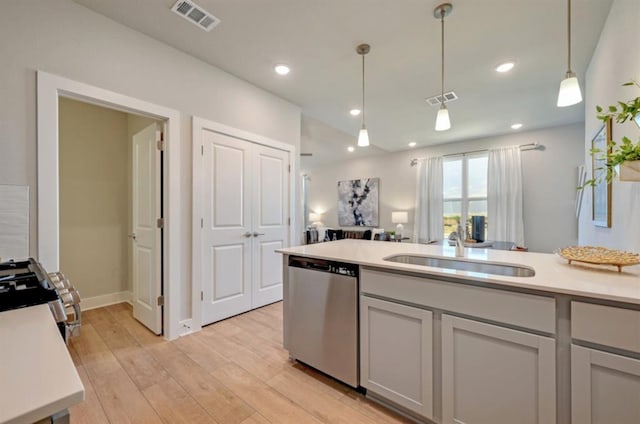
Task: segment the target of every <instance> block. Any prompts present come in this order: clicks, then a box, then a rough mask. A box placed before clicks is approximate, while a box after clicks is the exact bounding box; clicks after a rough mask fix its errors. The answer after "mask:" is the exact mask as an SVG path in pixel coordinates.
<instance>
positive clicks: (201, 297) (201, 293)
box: [200, 291, 204, 301]
mask: <svg viewBox="0 0 640 424" xmlns="http://www.w3.org/2000/svg"><path fill="white" fill-rule="evenodd" d="M203 300H204V292H203V291H201V292H200V301H203Z"/></svg>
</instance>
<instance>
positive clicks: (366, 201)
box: [338, 178, 379, 227]
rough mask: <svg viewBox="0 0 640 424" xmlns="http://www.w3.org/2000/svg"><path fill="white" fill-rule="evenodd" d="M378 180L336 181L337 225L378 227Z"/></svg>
mask: <svg viewBox="0 0 640 424" xmlns="http://www.w3.org/2000/svg"><path fill="white" fill-rule="evenodd" d="M378 186H379V179H378V178H361V179H357V180H346V181H338V225H340V226H341V227H352V226H364V227H377V226H378Z"/></svg>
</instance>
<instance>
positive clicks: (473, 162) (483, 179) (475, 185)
mask: <svg viewBox="0 0 640 424" xmlns="http://www.w3.org/2000/svg"><path fill="white" fill-rule="evenodd" d="M488 162H489V158H488V157H487V156H480V157H477V156H476V157H472V158H469V161H468V172H467V184H468V186H467V193H468V196H469V197H487V164H488ZM469 212H470V213H471V209H469Z"/></svg>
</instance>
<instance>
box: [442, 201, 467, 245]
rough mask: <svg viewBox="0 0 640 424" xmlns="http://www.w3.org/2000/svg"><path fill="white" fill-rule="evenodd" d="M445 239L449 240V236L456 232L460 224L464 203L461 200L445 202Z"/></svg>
mask: <svg viewBox="0 0 640 424" xmlns="http://www.w3.org/2000/svg"><path fill="white" fill-rule="evenodd" d="M443 206H444V234H443V235H444V238H445V239H446V238H448V237H449V234H451V233H452V232H453V231H456V229H457V228H458V223H460V215H461V214H462V202H461V201H460V200H445V201H444V205H443Z"/></svg>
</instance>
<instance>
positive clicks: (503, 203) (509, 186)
mask: <svg viewBox="0 0 640 424" xmlns="http://www.w3.org/2000/svg"><path fill="white" fill-rule="evenodd" d="M488 168H489V172H488V173H489V175H488V180H487V202H488V211H487V212H488V215H489V217H488V219H489V223H488V237H489V240H494V241H511V242H515V243H516V245H518V246H524V220H523V214H522V208H523V206H522V163H521V160H520V148H519V147H518V146H513V147H502V148H498V149H490V150H489V164H488Z"/></svg>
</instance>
